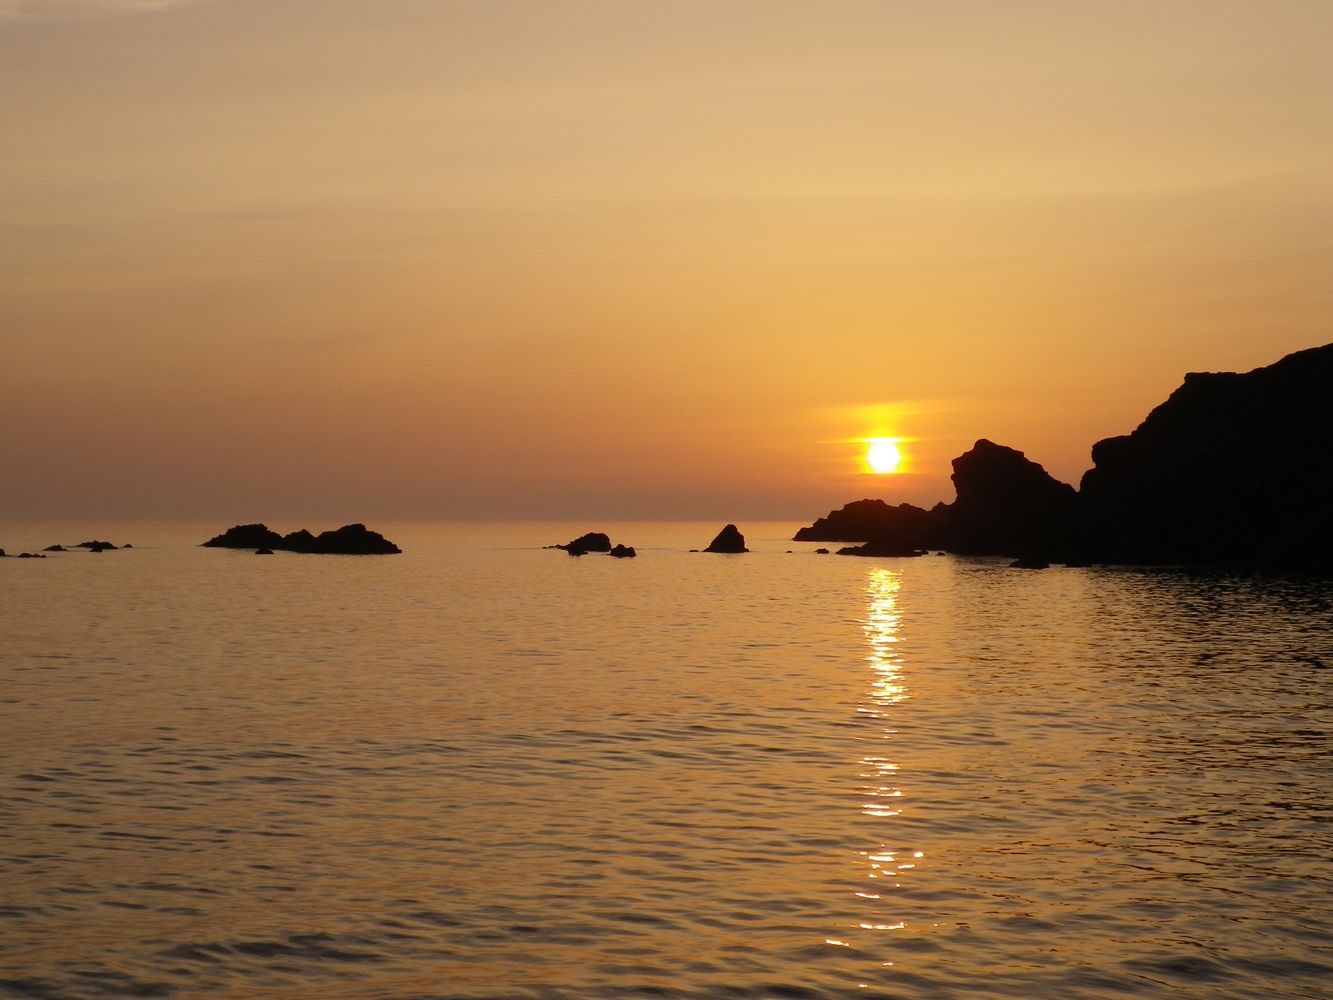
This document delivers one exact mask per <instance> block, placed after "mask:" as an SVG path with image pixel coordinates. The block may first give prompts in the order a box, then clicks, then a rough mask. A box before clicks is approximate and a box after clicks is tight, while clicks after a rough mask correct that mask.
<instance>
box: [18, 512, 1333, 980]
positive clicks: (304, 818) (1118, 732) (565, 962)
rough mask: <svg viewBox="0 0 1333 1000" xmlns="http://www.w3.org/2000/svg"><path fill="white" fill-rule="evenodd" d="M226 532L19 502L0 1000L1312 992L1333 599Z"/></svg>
mask: <svg viewBox="0 0 1333 1000" xmlns="http://www.w3.org/2000/svg"><path fill="white" fill-rule="evenodd" d="M274 526H275V527H278V528H280V529H281V530H290V529H292V528H295V527H299V525H295V524H292V525H287V524H281V525H274ZM223 527H226V525H221V524H208V525H199V526H182V525H168V526H149V525H120V526H114V525H113V526H108V525H105V524H103V525H88V526H74V525H66V526H60V525H45V526H38V525H8V526H5V527H4V528H3V529H0V546H3V547H4V548H6V549H8V550H9V551H11V552H14V551H17V550H19V549H22V548H29V549H31V548H38V547H41V546H43V545H47V544H50V543H52V542H64V543H66V544H69V543H72V542H78V541H82V540H84V539H85V538H90V537H105V538H109V539H110V540H111V541H114V542H126V541H128V542H133V543H134V545H135V548H134V549H132V550H129V551H118V552H107V553H102V554H96V555H95V554H89V553H84V552H78V553H69V554H65V555H60V556H53V557H52V558H49V559H46V560H25V561H19V560H14V559H7V560H4V561H0V664H2V669H0V677H2V678H3V688H2V689H0V749H2V750H3V758H2V759H0V996H13V997H25V998H33V997H35V998H57V997H58V998H65V997H70V998H74V997H97V998H104V997H218V998H250V997H254V998H259V997H263V998H296V997H301V998H317V997H330V998H344V997H345V998H370V997H375V998H401V1000H407V998H423V1000H424V998H431V997H439V998H443V997H451V998H501V997H504V998H510V997H514V998H527V997H532V998H560V997H570V998H585V997H588V998H591V997H597V998H620V997H636V996H644V997H682V998H715V997H741V998H744V997H783V998H792V997H797V998H799V997H815V998H818V997H838V998H843V997H855V996H864V997H903V998H936V997H938V998H948V997H963V996H979V997H1024V998H1031V997H1058V998H1078V997H1089V998H1091V997H1107V998H1109V997H1123V996H1139V997H1159V996H1160V997H1200V998H1203V997H1207V998H1219V997H1327V996H1328V995H1329V990H1330V987H1329V983H1330V982H1333V891H1331V890H1333V824H1330V819H1331V818H1333V807H1331V806H1330V797H1331V795H1333V756H1331V755H1330V735H1331V734H1333V711H1331V710H1330V702H1331V700H1333V699H1331V697H1330V693H1331V690H1333V685H1331V683H1330V681H1331V678H1333V605H1331V600H1333V590H1331V589H1330V587H1329V586H1328V585H1327V584H1325V583H1319V582H1315V581H1309V580H1305V581H1302V580H1299V579H1268V580H1261V579H1253V578H1245V577H1233V576H1192V575H1186V574H1181V573H1171V572H1141V571H1132V570H1106V569H1063V568H1056V569H1051V570H1047V571H1044V572H1028V571H1022V570H1011V569H1009V568H1007V567H1006V566H1005V565H1004V564H1003V562H996V561H986V560H962V559H955V558H951V557H926V558H921V559H914V560H910V559H909V560H892V559H885V560H860V559H848V558H838V557H835V556H827V557H825V556H816V555H813V554H811V550H812V549H813V546H808V545H799V544H794V543H791V542H788V541H786V539H787V538H788V537H790V535H791V532H792V530H793V529H794V527H795V525H767V524H765V525H760V524H750V525H746V524H742V525H741V527H742V530H744V531H745V532H746V534H747V537H748V538H749V540H750V544H751V547H752V548H754V549H755V550H756V551H755V552H753V553H751V554H749V555H745V556H716V555H706V554H690V553H688V552H687V551H686V550H687V549H689V548H691V547H702V546H703V545H705V544H707V542H708V540H709V539H710V538H711V536H712V534H713V533H714V532H715V531H716V529H717V528H718V527H719V525H716V524H707V525H663V524H637V525H596V524H587V525H584V524H578V525H516V526H493V525H469V526H459V525H452V526H423V525H400V526H389V525H374V527H379V528H382V529H383V530H384V531H385V533H386V534H388V535H389V537H391V538H393V539H394V540H396V541H398V542H399V543H400V544H401V545H402V546H403V547H404V549H405V553H404V554H403V555H401V556H395V557H388V558H373V557H371V558H355V557H332V556H299V555H292V554H284V553H279V554H277V555H275V556H272V557H269V558H257V557H255V556H254V555H252V554H250V553H248V552H232V551H219V550H211V549H201V548H199V547H197V543H198V542H199V541H200V540H202V539H203V538H206V537H208V536H209V535H211V534H213V533H215V532H216V531H218V530H221V528H223ZM598 527H604V528H608V529H609V530H610V531H611V534H612V536H613V538H614V539H615V540H617V541H624V542H626V543H628V544H632V545H635V546H637V547H638V549H639V552H640V557H639V558H638V559H637V560H632V561H631V560H623V561H621V560H613V559H609V558H606V557H604V556H595V555H593V556H586V557H584V558H582V559H575V558H571V557H569V556H567V555H565V554H564V553H562V552H558V551H542V550H541V549H540V548H539V546H541V545H544V544H549V543H552V542H557V541H564V540H567V539H568V538H571V537H573V536H574V535H576V534H578V533H581V532H582V531H584V530H587V529H590V528H598ZM788 549H795V550H796V552H794V553H792V554H788V552H787V550H788Z"/></svg>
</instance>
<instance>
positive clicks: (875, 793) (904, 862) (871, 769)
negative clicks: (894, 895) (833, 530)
mask: <svg viewBox="0 0 1333 1000" xmlns="http://www.w3.org/2000/svg"><path fill="white" fill-rule="evenodd" d="M901 586H902V580H901V577H900V575H899V574H898V573H896V572H894V571H893V570H890V569H884V568H881V567H876V568H874V569H872V570H871V571H870V575H869V577H868V579H867V581H866V598H867V601H866V616H865V620H864V621H863V622H862V623H861V629H862V632H864V634H865V638H866V644H867V645H868V646H869V652H868V653H867V655H866V661H867V663H868V664H869V666H870V671H871V684H870V690H869V692H868V697H867V699H866V703H865V704H863V705H861V706H860V707H859V708H858V709H857V711H858V712H860V713H861V714H863V715H865V716H868V717H869V718H870V719H873V720H874V721H875V724H876V725H877V726H878V727H880V732H879V739H880V740H881V742H883V743H885V744H887V742H888V741H889V740H891V739H892V738H893V736H894V735H895V733H896V730H895V729H894V728H893V719H892V710H893V708H894V706H896V705H898V704H899V703H900V702H902V701H904V700H906V699H907V697H908V693H907V688H906V686H905V684H904V683H903V655H902V641H903V636H902V614H901V610H900V608H899V601H898V591H899V588H900V587H901ZM861 764H862V770H861V772H860V778H861V779H862V781H863V782H864V784H862V785H861V786H860V791H861V793H862V795H863V797H864V798H863V801H862V804H861V810H862V812H863V813H865V815H867V816H871V817H875V818H876V819H892V818H893V817H895V816H898V815H899V814H900V813H901V812H902V807H901V800H902V794H903V793H902V790H901V789H900V788H899V787H898V784H897V782H898V765H897V764H895V763H894V762H893V761H892V760H890V759H889V758H888V757H886V756H884V755H883V754H881V753H870V754H866V755H865V756H863V757H862V758H861ZM861 855H862V857H864V858H865V864H866V866H867V869H866V872H865V875H866V880H867V882H868V883H869V884H868V885H867V886H866V887H865V888H863V889H861V890H858V891H857V893H856V895H857V896H858V897H860V898H861V899H865V900H869V901H871V902H872V904H873V908H872V911H871V912H872V913H873V914H875V915H874V916H872V917H871V918H870V919H868V920H865V921H863V922H861V923H860V924H858V925H857V927H856V930H858V931H893V930H901V929H902V928H903V927H904V926H905V925H904V923H903V921H902V920H901V919H895V918H894V916H893V915H892V914H891V913H889V912H888V910H889V908H890V905H891V904H890V900H889V899H888V898H886V897H887V896H889V895H890V894H891V891H892V890H893V889H898V888H901V886H902V883H901V879H902V878H903V876H904V875H905V874H906V873H907V872H909V871H910V870H911V869H913V868H915V867H916V860H917V859H919V858H921V857H922V856H923V855H922V852H920V851H915V852H913V855H912V857H911V858H910V859H909V858H904V857H902V855H901V854H900V852H898V851H897V850H894V849H892V848H890V846H889V845H888V844H887V843H883V842H881V843H880V844H879V845H878V847H877V848H876V849H875V850H867V851H862V852H861ZM830 943H838V944H841V943H843V942H841V941H831V942H830ZM886 964H892V963H886Z"/></svg>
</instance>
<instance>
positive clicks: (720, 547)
mask: <svg viewBox="0 0 1333 1000" xmlns="http://www.w3.org/2000/svg"><path fill="white" fill-rule="evenodd" d="M704 551H705V552H725V553H733V554H734V553H738V552H749V551H750V550H749V549H747V548H746V547H745V536H744V535H742V534H741V533H740V529H738V528H737V527H736V526H735V525H734V524H728V525H727V526H726V527H725V528H723V529H722V530H721V531H719V532H718V533H717V537H715V538H714V539H713V540H712V541H711V542H709V543H708V547H707V548H706V549H704Z"/></svg>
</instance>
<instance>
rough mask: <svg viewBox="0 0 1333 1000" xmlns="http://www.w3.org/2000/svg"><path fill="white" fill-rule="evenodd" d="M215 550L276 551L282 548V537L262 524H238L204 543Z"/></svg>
mask: <svg viewBox="0 0 1333 1000" xmlns="http://www.w3.org/2000/svg"><path fill="white" fill-rule="evenodd" d="M204 545H205V546H206V547H208V548H215V549H276V548H281V547H282V536H281V535H279V534H278V533H277V532H276V531H270V530H269V529H268V526H267V525H263V524H238V525H236V526H235V527H234V528H228V529H227V530H226V531H224V532H223V533H222V534H220V535H215V536H213V537H212V538H210V539H209V540H208V541H206V542H204Z"/></svg>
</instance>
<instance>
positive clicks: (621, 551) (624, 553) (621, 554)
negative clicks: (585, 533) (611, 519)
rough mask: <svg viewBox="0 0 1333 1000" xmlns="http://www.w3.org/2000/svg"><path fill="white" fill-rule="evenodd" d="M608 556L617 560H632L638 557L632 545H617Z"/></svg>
mask: <svg viewBox="0 0 1333 1000" xmlns="http://www.w3.org/2000/svg"><path fill="white" fill-rule="evenodd" d="M610 554H611V555H612V556H614V557H615V558H617V559H633V558H635V557H636V556H638V553H637V552H635V551H634V546H632V545H617V546H615V548H613V549H612V550H611V552H610Z"/></svg>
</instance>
